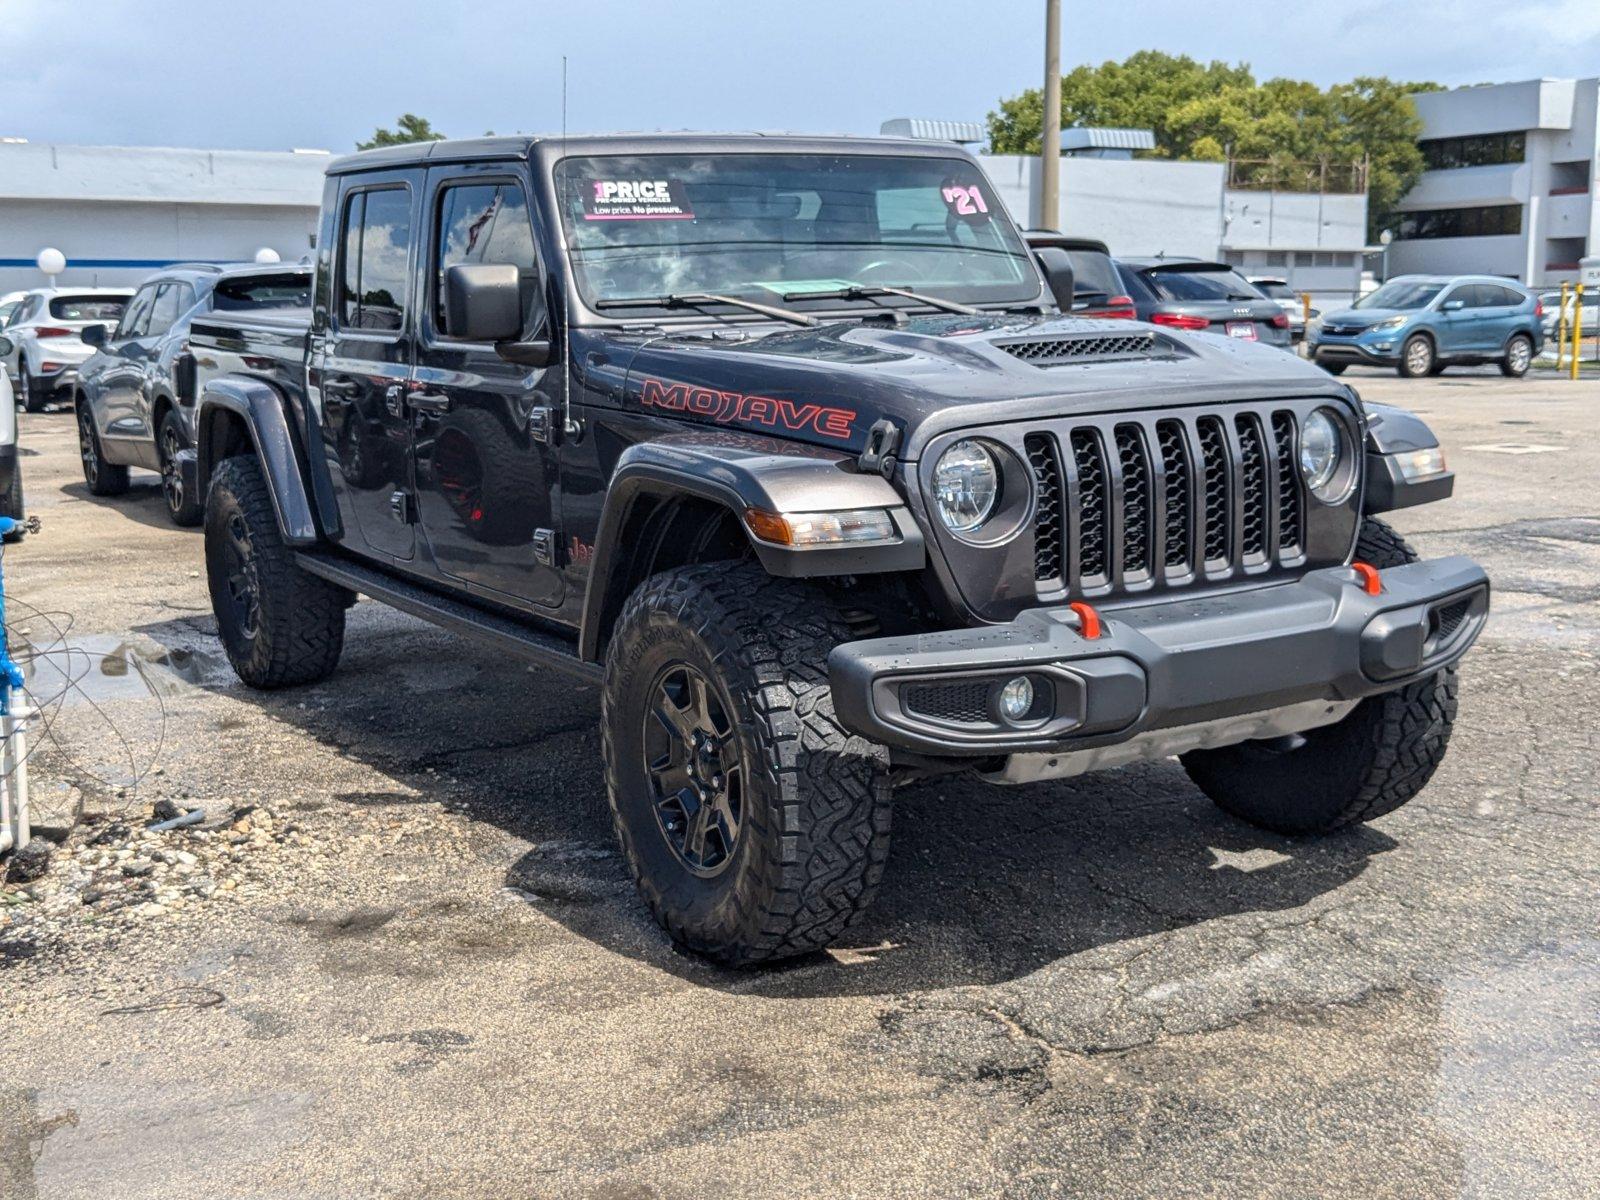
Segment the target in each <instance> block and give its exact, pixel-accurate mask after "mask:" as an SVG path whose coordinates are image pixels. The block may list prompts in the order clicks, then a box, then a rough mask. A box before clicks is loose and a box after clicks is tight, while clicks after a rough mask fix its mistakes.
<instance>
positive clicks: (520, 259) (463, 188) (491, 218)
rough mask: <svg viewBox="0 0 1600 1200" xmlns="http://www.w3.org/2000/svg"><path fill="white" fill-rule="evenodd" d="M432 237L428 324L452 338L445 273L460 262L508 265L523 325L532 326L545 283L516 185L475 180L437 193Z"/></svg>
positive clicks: (539, 316)
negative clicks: (518, 291)
mask: <svg viewBox="0 0 1600 1200" xmlns="http://www.w3.org/2000/svg"><path fill="white" fill-rule="evenodd" d="M437 212H438V224H437V227H436V229H435V238H434V256H435V261H434V287H433V293H434V295H433V323H434V325H435V326H436V327H437V328H438V330H439V332H440V334H441V335H443V336H444V337H451V336H453V335H452V333H451V331H450V329H449V328H448V326H447V323H446V321H445V312H444V274H445V272H446V271H447V270H449V269H450V268H451V267H453V266H457V265H458V264H460V263H509V264H511V265H512V266H515V267H516V268H517V273H518V277H519V279H520V280H521V285H522V318H523V321H522V324H523V328H524V329H533V328H537V326H538V324H539V322H540V320H541V319H542V318H543V315H544V286H543V283H542V281H541V279H540V277H539V256H538V253H537V252H536V251H535V250H534V246H533V226H532V225H531V224H530V222H529V220H528V207H527V202H526V201H525V200H524V198H523V194H522V188H521V186H520V185H518V184H515V183H474V184H462V185H458V186H455V187H445V188H443V189H442V190H441V191H440V192H439V201H438V208H437Z"/></svg>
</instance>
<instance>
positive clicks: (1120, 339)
mask: <svg viewBox="0 0 1600 1200" xmlns="http://www.w3.org/2000/svg"><path fill="white" fill-rule="evenodd" d="M995 345H997V346H998V347H999V348H1000V349H1002V350H1004V351H1005V352H1006V353H1007V354H1011V355H1014V356H1015V357H1017V358H1020V359H1021V360H1022V361H1023V362H1030V363H1032V364H1033V365H1034V366H1036V367H1057V366H1061V365H1063V364H1066V363H1077V362H1087V361H1091V360H1104V359H1108V358H1111V359H1117V358H1150V357H1152V356H1153V355H1154V354H1155V352H1156V335H1155V334H1154V333H1116V334H1097V335H1090V336H1087V337H1072V338H1040V339H1039V340H1037V341H1031V342H996V343H995Z"/></svg>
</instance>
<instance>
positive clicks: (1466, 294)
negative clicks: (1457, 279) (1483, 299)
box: [1439, 283, 1474, 312]
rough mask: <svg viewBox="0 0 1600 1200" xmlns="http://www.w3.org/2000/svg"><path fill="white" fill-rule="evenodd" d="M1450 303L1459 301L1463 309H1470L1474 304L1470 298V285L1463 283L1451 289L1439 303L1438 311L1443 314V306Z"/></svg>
mask: <svg viewBox="0 0 1600 1200" xmlns="http://www.w3.org/2000/svg"><path fill="white" fill-rule="evenodd" d="M1452 301H1460V302H1461V304H1462V305H1464V306H1465V307H1467V308H1471V307H1472V305H1473V303H1474V301H1473V297H1472V285H1471V284H1470V283H1464V284H1462V285H1461V286H1460V287H1453V288H1451V289H1450V290H1449V291H1448V292H1446V293H1445V294H1444V298H1443V299H1442V300H1440V301H1439V311H1440V312H1443V311H1444V306H1445V305H1447V304H1449V303H1451V302H1452Z"/></svg>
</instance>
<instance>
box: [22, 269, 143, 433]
mask: <svg viewBox="0 0 1600 1200" xmlns="http://www.w3.org/2000/svg"><path fill="white" fill-rule="evenodd" d="M132 295H133V289H131V288H36V289H34V290H33V291H31V292H28V293H27V294H26V295H24V296H23V298H22V303H21V304H20V305H19V306H18V307H17V309H16V310H15V311H14V312H13V313H12V314H11V318H10V320H9V321H7V322H6V326H5V337H6V339H7V340H8V341H9V342H10V343H11V350H10V352H9V353H7V354H5V355H4V356H3V357H4V360H5V365H6V371H7V373H9V374H10V376H11V377H12V379H14V380H15V381H16V389H17V398H18V399H19V400H20V401H21V403H22V407H23V408H24V409H26V410H27V411H28V412H38V411H40V410H41V409H42V408H44V406H45V405H46V404H48V403H49V402H50V401H51V400H52V399H54V398H55V396H56V395H57V393H59V392H61V391H62V390H63V389H65V388H67V387H68V386H69V385H71V384H73V383H75V382H76V381H77V378H78V364H79V363H81V362H83V361H84V360H85V359H87V358H88V357H89V356H90V355H91V354H93V353H94V349H93V347H90V346H86V345H84V344H83V341H82V339H80V338H79V336H78V335H79V334H80V333H82V332H83V330H84V328H85V327H86V326H89V325H115V324H116V323H117V321H118V320H119V319H121V317H122V310H123V309H124V308H126V307H127V304H128V297H130V296H132Z"/></svg>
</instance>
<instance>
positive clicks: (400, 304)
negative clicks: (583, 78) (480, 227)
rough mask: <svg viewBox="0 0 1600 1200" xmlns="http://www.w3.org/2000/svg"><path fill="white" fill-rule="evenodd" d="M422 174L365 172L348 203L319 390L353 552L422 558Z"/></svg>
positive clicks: (319, 363) (343, 209)
mask: <svg viewBox="0 0 1600 1200" xmlns="http://www.w3.org/2000/svg"><path fill="white" fill-rule="evenodd" d="M421 179H422V172H421V171H420V170H411V171H386V172H384V173H382V174H373V175H362V176H361V177H360V184H359V185H358V186H353V187H350V188H348V189H347V190H346V191H345V192H344V194H343V195H342V196H341V197H340V209H339V225H338V242H337V245H336V247H335V250H334V256H335V262H334V266H333V279H334V281H335V283H334V289H333V296H332V297H331V303H330V306H329V315H328V332H327V335H326V337H325V338H323V339H322V344H321V349H320V353H319V354H318V356H317V359H316V361H315V366H316V368H317V370H316V372H315V377H314V380H313V382H314V385H315V386H316V387H317V388H318V390H319V392H320V394H321V401H322V432H323V442H324V449H325V452H326V454H327V458H328V467H329V471H330V473H331V475H332V478H333V484H334V492H335V495H336V496H337V497H338V502H339V510H340V515H341V517H342V518H343V520H344V524H345V528H346V531H347V533H346V537H347V539H348V541H349V542H351V543H352V548H355V549H361V548H365V549H366V550H368V551H370V552H371V553H373V554H374V555H375V556H377V557H380V558H383V557H387V558H392V559H395V560H398V561H402V562H404V561H406V560H409V559H411V558H412V557H414V556H415V554H416V535H415V526H414V525H413V524H412V517H413V513H412V512H411V509H410V506H411V504H412V498H411V454H410V450H411V423H410V418H409V416H408V414H407V410H406V407H405V394H406V387H407V384H408V383H409V382H410V379H411V357H412V346H413V339H412V333H411V330H412V328H413V325H412V321H411V309H412V304H413V299H412V297H413V287H412V279H413V277H414V275H415V271H414V269H413V268H414V260H415V258H416V245H415V243H416V237H415V231H416V228H417V225H418V221H417V213H416V209H417V208H418V207H419V206H420V203H421V195H420V193H421V188H420V183H421Z"/></svg>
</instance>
